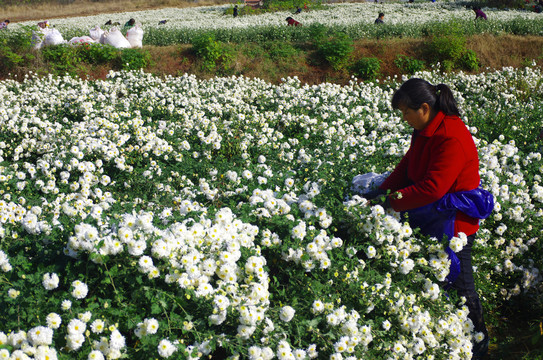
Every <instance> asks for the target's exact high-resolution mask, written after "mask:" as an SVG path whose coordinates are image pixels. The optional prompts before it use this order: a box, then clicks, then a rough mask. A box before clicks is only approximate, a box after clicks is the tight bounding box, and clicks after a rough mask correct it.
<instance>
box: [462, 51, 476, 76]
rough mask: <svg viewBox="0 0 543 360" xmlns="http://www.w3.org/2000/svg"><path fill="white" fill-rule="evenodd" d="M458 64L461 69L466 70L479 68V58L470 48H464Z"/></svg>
mask: <svg viewBox="0 0 543 360" xmlns="http://www.w3.org/2000/svg"><path fill="white" fill-rule="evenodd" d="M459 65H460V67H461V68H462V69H464V70H467V71H477V70H479V60H478V59H477V54H476V53H475V51H473V50H471V49H466V51H464V53H463V54H462V56H461V57H460V60H459Z"/></svg>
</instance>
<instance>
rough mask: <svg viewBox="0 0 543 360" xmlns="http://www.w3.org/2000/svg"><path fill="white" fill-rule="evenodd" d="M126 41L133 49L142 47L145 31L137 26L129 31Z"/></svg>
mask: <svg viewBox="0 0 543 360" xmlns="http://www.w3.org/2000/svg"><path fill="white" fill-rule="evenodd" d="M126 39H127V40H128V42H129V43H130V45H131V46H132V47H138V48H140V47H142V42H143V29H142V28H141V25H140V24H136V25H135V26H133V27H131V28H130V29H128V31H127V32H126Z"/></svg>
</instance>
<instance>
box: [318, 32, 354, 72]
mask: <svg viewBox="0 0 543 360" xmlns="http://www.w3.org/2000/svg"><path fill="white" fill-rule="evenodd" d="M315 45H316V47H317V54H318V56H319V57H320V58H322V59H324V60H325V61H326V62H328V63H329V64H330V65H331V66H332V68H334V69H335V70H338V69H340V68H342V67H344V66H345V64H346V63H347V61H348V60H349V57H350V56H351V54H352V52H353V50H354V45H353V39H351V38H350V37H349V36H348V35H347V34H345V33H341V32H338V33H335V34H334V35H332V36H331V37H329V38H325V39H320V41H319V42H317V43H316V44H315Z"/></svg>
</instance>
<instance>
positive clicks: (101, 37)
mask: <svg viewBox="0 0 543 360" xmlns="http://www.w3.org/2000/svg"><path fill="white" fill-rule="evenodd" d="M142 42H143V29H142V27H141V24H136V25H135V26H133V27H132V28H130V29H128V31H127V33H126V37H125V36H124V35H123V34H122V33H121V31H120V30H119V29H118V28H117V27H113V28H111V29H110V30H107V31H105V30H102V29H101V28H100V27H99V26H95V27H94V28H92V29H90V30H89V36H80V37H74V38H72V39H71V40H70V41H68V42H67V43H68V44H70V45H80V44H91V43H101V44H106V45H111V46H113V47H115V48H117V49H126V48H133V47H134V48H136V47H138V48H141V47H142ZM65 43H66V41H65V40H64V38H63V37H62V34H61V33H60V32H59V31H58V30H57V29H55V28H52V29H51V28H49V22H47V21H44V22H40V23H38V29H37V30H35V31H32V46H33V47H34V49H41V48H42V47H44V46H48V45H59V44H65Z"/></svg>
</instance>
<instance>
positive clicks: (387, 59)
mask: <svg viewBox="0 0 543 360" xmlns="http://www.w3.org/2000/svg"><path fill="white" fill-rule="evenodd" d="M425 44H426V41H425V40H423V39H380V40H360V41H356V42H355V51H354V53H353V56H354V58H355V59H358V58H361V57H375V58H378V59H379V60H381V78H386V77H389V76H394V75H398V76H400V75H402V71H401V70H400V69H399V68H398V67H397V66H396V64H395V60H396V57H397V55H398V54H402V55H406V56H409V57H412V58H415V59H422V58H423V54H424V51H425ZM467 48H468V49H471V50H473V51H474V52H475V53H476V54H477V58H478V59H479V64H480V69H479V71H486V70H487V69H501V68H503V67H505V66H511V67H522V66H525V65H527V64H529V63H531V62H532V60H536V62H537V63H538V64H539V65H540V66H541V65H543V37H538V36H514V35H503V36H491V35H478V36H474V37H471V38H468V39H467ZM145 49H147V50H148V51H149V52H150V53H151V56H152V58H153V61H154V64H153V65H152V66H151V67H150V68H149V69H147V70H146V71H149V72H152V73H156V74H168V75H178V74H182V73H185V72H187V73H194V74H196V75H198V76H201V77H209V76H211V74H206V73H204V72H202V71H201V66H200V65H201V63H199V62H198V61H197V60H196V59H195V57H194V55H193V54H192V51H191V47H190V45H183V46H168V47H154V46H149V47H145ZM240 52H241V51H240ZM231 66H232V68H231V69H230V70H229V71H228V72H227V73H226V74H225V75H230V74H235V75H243V76H246V77H258V78H261V79H264V80H267V81H271V82H273V83H278V82H280V80H281V78H283V77H286V76H298V78H300V80H301V81H302V82H303V83H309V84H316V83H320V82H324V81H329V82H336V83H347V82H348V81H349V80H350V78H351V74H350V73H349V72H348V71H345V70H344V71H334V70H333V69H332V68H331V67H327V66H324V65H322V64H315V61H313V60H312V58H311V51H308V52H302V55H301V56H300V57H298V58H297V59H290V60H288V61H279V62H277V61H275V62H272V61H269V59H265V58H263V59H254V58H248V57H243V56H236V59H235V61H234V63H233V64H232V65H231ZM95 75H98V77H101V76H100V75H99V74H95ZM104 75H105V74H104ZM213 75H215V74H213Z"/></svg>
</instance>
